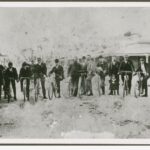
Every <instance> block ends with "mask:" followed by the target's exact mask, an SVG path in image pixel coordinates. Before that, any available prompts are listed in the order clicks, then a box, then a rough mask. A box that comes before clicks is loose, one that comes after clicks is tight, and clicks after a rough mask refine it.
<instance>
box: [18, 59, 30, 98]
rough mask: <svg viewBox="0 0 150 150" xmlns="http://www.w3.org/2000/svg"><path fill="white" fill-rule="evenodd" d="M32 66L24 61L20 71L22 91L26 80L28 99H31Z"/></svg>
mask: <svg viewBox="0 0 150 150" xmlns="http://www.w3.org/2000/svg"><path fill="white" fill-rule="evenodd" d="M31 75H32V74H31V68H30V66H29V65H28V64H27V63H26V62H24V63H23V64H22V67H21V69H20V73H19V80H20V87H21V91H23V82H26V91H27V95H26V96H27V100H28V101H29V97H30V95H29V94H30V77H31Z"/></svg>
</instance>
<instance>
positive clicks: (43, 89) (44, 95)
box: [41, 78, 46, 98]
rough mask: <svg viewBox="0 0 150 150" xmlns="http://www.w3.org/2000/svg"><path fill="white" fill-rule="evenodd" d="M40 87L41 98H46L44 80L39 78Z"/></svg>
mask: <svg viewBox="0 0 150 150" xmlns="http://www.w3.org/2000/svg"><path fill="white" fill-rule="evenodd" d="M41 86H42V93H43V98H46V89H45V78H41Z"/></svg>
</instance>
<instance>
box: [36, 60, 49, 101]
mask: <svg viewBox="0 0 150 150" xmlns="http://www.w3.org/2000/svg"><path fill="white" fill-rule="evenodd" d="M33 74H34V79H35V84H36V83H37V80H38V79H40V81H41V86H42V93H43V98H44V99H46V89H45V78H46V76H47V67H46V64H45V63H43V62H42V59H41V58H37V64H35V65H34V70H33Z"/></svg>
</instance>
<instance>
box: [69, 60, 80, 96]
mask: <svg viewBox="0 0 150 150" xmlns="http://www.w3.org/2000/svg"><path fill="white" fill-rule="evenodd" d="M80 70H81V65H80V64H79V62H78V58H77V57H75V58H74V60H73V63H72V64H71V65H70V66H69V67H68V76H70V77H71V84H72V92H71V93H72V96H75V97H76V96H77V94H78V83H79V77H80Z"/></svg>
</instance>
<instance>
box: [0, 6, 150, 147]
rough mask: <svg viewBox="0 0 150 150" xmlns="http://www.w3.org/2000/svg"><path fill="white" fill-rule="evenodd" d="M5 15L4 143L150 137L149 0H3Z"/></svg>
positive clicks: (1, 40)
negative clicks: (127, 2) (126, 2)
mask: <svg viewBox="0 0 150 150" xmlns="http://www.w3.org/2000/svg"><path fill="white" fill-rule="evenodd" d="M0 20H1V21H0V143H3V142H4V141H5V143H7V140H9V142H10V141H13V140H15V139H18V140H22V141H24V140H26V139H28V140H29V141H28V142H29V143H30V141H32V140H34V139H39V140H42V142H44V140H45V141H49V140H55V143H57V140H59V141H61V142H62V141H63V140H65V143H68V141H70V142H69V143H72V142H71V140H74V139H78V141H79V143H80V142H81V141H83V143H88V140H89V139H90V140H97V142H96V143H101V142H100V141H101V140H106V141H105V143H107V140H108V139H109V141H111V140H112V141H113V140H115V139H120V140H121V141H123V140H129V141H130V140H133V139H135V140H136V139H137V140H138V139H145V140H146V139H147V140H149V138H150V7H122V6H120V7H114V6H113V7H110V5H109V7H107V6H106V7H101V6H95V7H90V6H88V7H65V6H61V7H57V6H55V7H51V4H49V7H42V5H41V6H38V7H27V6H26V7H2V6H1V3H0ZM87 139H88V140H87ZM15 143H17V140H16V141H15ZM37 143H38V142H37ZM108 143H109V142H108ZM111 143H112V144H113V142H111ZM129 143H131V142H129Z"/></svg>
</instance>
